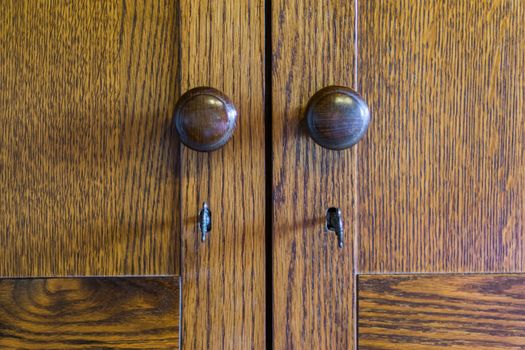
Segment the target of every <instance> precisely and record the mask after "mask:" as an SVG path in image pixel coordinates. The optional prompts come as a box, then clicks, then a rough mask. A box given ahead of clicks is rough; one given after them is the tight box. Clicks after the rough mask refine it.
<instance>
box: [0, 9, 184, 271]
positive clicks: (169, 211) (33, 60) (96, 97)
mask: <svg viewBox="0 0 525 350" xmlns="http://www.w3.org/2000/svg"><path fill="white" fill-rule="evenodd" d="M177 10H178V9H177V6H176V4H175V3H174V2H173V1H160V0H159V1H145V2H141V1H139V2H135V1H72V2H66V1H2V4H1V6H0V106H1V107H0V193H2V200H0V276H65V275H122V274H178V271H179V265H180V264H179V241H178V239H179V237H180V236H179V229H180V215H179V209H178V208H179V194H178V193H179V192H178V191H179V183H178V163H177V161H178V158H177V157H178V149H179V148H178V147H179V146H178V141H177V140H176V138H175V137H174V135H173V132H172V129H171V117H172V110H173V107H174V101H175V100H176V98H177V96H178V89H179V87H178V84H176V83H175V82H176V81H177V79H178V77H177V64H178V62H177V58H178V50H179V39H178V34H179V32H178V27H177Z"/></svg>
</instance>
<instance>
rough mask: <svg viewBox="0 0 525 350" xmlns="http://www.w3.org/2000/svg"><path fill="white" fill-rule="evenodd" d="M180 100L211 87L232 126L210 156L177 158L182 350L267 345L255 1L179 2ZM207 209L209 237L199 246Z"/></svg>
mask: <svg viewBox="0 0 525 350" xmlns="http://www.w3.org/2000/svg"><path fill="white" fill-rule="evenodd" d="M180 15H181V91H182V92H185V91H187V90H189V89H190V88H194V87H197V86H211V87H214V88H216V89H218V90H220V91H222V92H223V93H224V94H225V95H227V96H228V97H230V99H231V100H232V101H233V103H234V105H235V106H236V107H237V110H238V112H239V116H238V119H237V129H236V130H235V132H234V134H233V137H232V139H231V140H230V141H229V142H228V143H227V144H226V145H225V146H224V147H223V148H221V149H219V150H217V151H215V152H212V153H208V154H206V153H198V152H195V151H192V150H190V149H189V148H186V147H183V148H182V152H181V153H182V156H181V167H182V177H181V181H182V185H181V191H182V220H183V229H182V250H183V254H184V256H183V267H182V276H183V286H184V288H183V305H184V316H183V319H182V332H183V340H182V347H183V348H185V349H247V348H254V349H263V348H265V344H266V333H265V322H266V297H265V294H266V289H265V288H266V283H265V266H266V265H265V215H266V213H265V182H264V178H265V153H264V148H265V147H264V145H265V143H264V139H265V131H264V66H265V64H264V1H263V0H256V1H237V0H220V1H217V0H197V1H196V0H182V1H180ZM204 201H206V202H207V203H208V204H209V208H210V210H211V213H212V230H211V232H210V233H209V235H208V237H207V239H206V242H204V243H202V242H201V241H200V234H199V232H198V228H197V215H198V212H199V209H200V208H201V207H202V203H203V202H204Z"/></svg>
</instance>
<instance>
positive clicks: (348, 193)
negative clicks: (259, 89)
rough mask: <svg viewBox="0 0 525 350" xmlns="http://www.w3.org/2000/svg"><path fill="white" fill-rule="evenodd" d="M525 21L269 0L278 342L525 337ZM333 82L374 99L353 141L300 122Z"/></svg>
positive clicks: (388, 6)
mask: <svg viewBox="0 0 525 350" xmlns="http://www.w3.org/2000/svg"><path fill="white" fill-rule="evenodd" d="M524 31H525V3H523V2H522V1H513V0H505V1H474V0H473V1H419V0H411V1H409V0H405V1H395V0H392V1H390V0H388V1H383V0H377V1H375V0H370V1H338V0H330V1H323V2H318V1H309V0H295V1H281V0H274V1H272V33H273V36H272V65H273V70H272V102H273V108H272V112H273V119H272V120H273V128H272V135H273V152H274V154H273V158H274V163H273V197H274V202H273V227H272V231H273V246H272V250H273V261H272V263H273V267H272V269H273V291H274V297H273V298H274V302H273V305H274V307H273V310H274V314H273V329H274V339H273V344H274V347H275V348H276V349H292V348H298V349H300V348H307V347H313V348H330V349H336V348H338V349H348V348H359V349H442V348H447V349H473V348H475V349H522V348H523V347H525V327H524V325H525V323H524V322H525V319H524V318H523V303H522V300H523V296H524V294H525V275H521V274H520V273H522V272H524V263H525V255H524V246H523V245H524V241H525V240H524V239H525V229H524V225H523V223H524V222H525V208H524V206H523V203H524V202H525V157H524V148H525V114H524V105H523V103H524V101H525V86H524V84H523V81H524V78H525V76H524V74H525V73H524V72H525V69H524V68H525V67H524V65H525V41H524V37H523V35H522V33H523V32H524ZM327 85H345V86H348V87H353V88H354V89H356V90H357V91H358V92H359V93H361V94H362V96H363V97H364V99H365V100H366V101H367V102H368V105H369V107H370V111H371V114H372V121H371V124H370V127H369V130H368V132H367V134H366V136H365V137H364V139H363V140H362V141H361V142H360V143H358V144H357V145H356V146H354V147H353V148H350V149H347V150H343V151H330V150H327V149H323V148H322V147H320V146H318V145H317V144H316V143H314V142H313V140H311V139H310V138H309V137H308V135H307V133H306V132H304V131H303V129H302V125H301V124H302V123H303V122H302V119H303V112H304V109H305V107H306V103H307V101H308V99H309V98H310V97H311V96H312V94H313V93H315V92H316V91H318V90H319V89H321V88H323V87H325V86H327ZM331 206H334V207H339V208H340V209H341V211H342V214H343V220H344V224H345V236H346V238H345V246H344V248H342V249H339V248H338V247H337V243H336V238H335V236H334V235H333V234H327V233H326V232H325V231H326V230H325V222H326V219H325V211H326V210H327V209H328V207H331ZM495 273H497V274H495ZM509 273H512V274H509Z"/></svg>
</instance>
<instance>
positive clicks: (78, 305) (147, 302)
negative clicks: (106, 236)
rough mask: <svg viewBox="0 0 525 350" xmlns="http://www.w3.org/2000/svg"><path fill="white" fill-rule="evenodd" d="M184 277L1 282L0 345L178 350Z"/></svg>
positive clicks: (32, 347)
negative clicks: (181, 292) (182, 279)
mask: <svg viewBox="0 0 525 350" xmlns="http://www.w3.org/2000/svg"><path fill="white" fill-rule="evenodd" d="M179 324H180V282H179V277H112V278H100V277H97V278H89V277H86V278H49V279H2V280H0V347H1V348H8V349H110V348H111V349H132V348H134V349H144V348H147V349H177V348H179Z"/></svg>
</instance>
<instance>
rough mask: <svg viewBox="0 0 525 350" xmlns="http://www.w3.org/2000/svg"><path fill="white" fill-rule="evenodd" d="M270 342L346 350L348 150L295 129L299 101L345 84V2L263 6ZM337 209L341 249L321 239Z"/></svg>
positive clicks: (349, 332) (349, 57) (349, 46)
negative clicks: (268, 98) (268, 23)
mask: <svg viewBox="0 0 525 350" xmlns="http://www.w3.org/2000/svg"><path fill="white" fill-rule="evenodd" d="M272 33H273V35H272V85H273V86H272V103H273V109H272V118H273V119H272V120H273V130H272V132H273V135H272V137H273V201H274V202H273V204H274V210H273V213H272V215H273V247H272V249H273V293H274V294H273V298H274V305H273V345H274V348H275V349H350V348H352V347H353V339H354V334H353V327H354V326H353V286H354V283H353V252H354V245H353V239H354V236H353V225H352V220H353V217H354V196H353V192H354V181H355V177H354V169H355V152H356V151H355V148H353V149H351V150H345V151H339V152H338V151H330V150H326V149H323V148H321V147H320V146H318V145H317V144H315V143H314V141H313V140H311V139H310V138H309V137H308V136H307V134H306V132H305V130H304V128H303V122H302V119H303V112H304V109H305V107H306V103H307V102H308V99H309V98H310V97H311V96H312V95H313V94H314V93H315V92H316V91H317V90H319V89H321V88H323V87H325V86H327V85H332V84H337V85H343V86H348V87H353V83H354V80H353V75H354V3H353V1H347V0H341V1H337V0H330V1H314V0H312V1H310V0H273V1H272ZM330 206H337V207H340V208H341V210H342V213H343V219H344V221H345V225H346V226H345V227H346V231H345V246H344V248H343V249H339V248H338V247H337V240H336V237H335V235H334V234H333V233H330V234H326V233H325V231H324V227H325V224H326V219H325V212H326V210H327V209H328V208H329V207H330Z"/></svg>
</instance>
